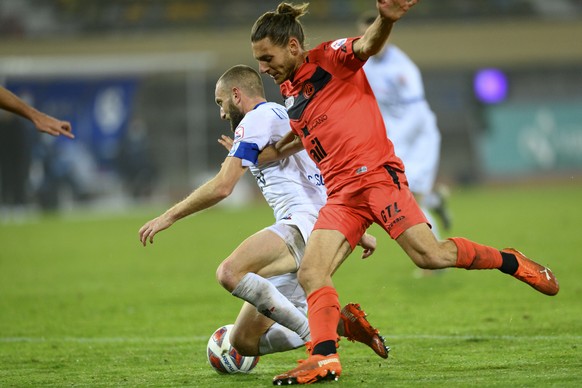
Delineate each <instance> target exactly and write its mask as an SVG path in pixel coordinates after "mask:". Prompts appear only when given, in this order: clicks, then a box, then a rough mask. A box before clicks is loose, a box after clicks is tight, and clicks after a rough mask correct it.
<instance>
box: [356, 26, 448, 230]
mask: <svg viewBox="0 0 582 388" xmlns="http://www.w3.org/2000/svg"><path fill="white" fill-rule="evenodd" d="M375 18H376V15H369V16H368V15H364V16H363V17H362V18H361V20H360V22H359V24H360V26H359V28H360V30H361V31H362V32H363V31H365V30H366V28H367V27H368V26H369V25H370V24H372V23H373V22H374V20H375ZM364 71H365V72H366V77H367V78H368V82H369V83H370V86H371V87H372V91H373V92H374V95H375V97H376V100H377V101H378V105H379V107H380V111H381V112H382V116H383V118H384V123H385V124H386V130H387V135H388V138H390V140H391V141H392V143H393V144H394V150H395V152H396V155H397V156H398V157H399V158H400V159H402V161H403V162H404V166H405V169H406V177H407V179H408V184H409V187H410V190H411V191H412V193H413V194H414V196H415V198H416V200H417V202H418V204H419V205H420V207H421V208H422V210H423V211H424V213H425V215H426V217H427V218H428V220H429V222H430V224H431V225H432V228H433V231H434V233H435V235H437V236H438V232H437V227H436V223H435V222H434V220H433V218H432V215H431V210H433V211H435V212H436V213H437V214H438V215H439V216H440V217H441V220H442V224H443V226H444V228H445V229H449V227H450V222H451V219H450V215H449V214H448V211H447V210H446V208H445V203H444V198H443V197H444V193H442V192H438V191H434V186H435V179H436V176H437V173H438V168H439V159H440V146H441V134H440V131H439V129H438V126H437V120H436V116H435V114H434V113H433V111H432V110H431V108H430V106H429V104H428V102H427V101H426V99H425V96H424V86H423V81H422V75H421V73H420V70H419V68H418V66H416V64H415V63H414V62H413V61H412V60H411V59H410V58H409V57H408V55H406V54H405V53H404V52H403V51H402V50H401V49H399V48H398V47H397V46H395V45H393V44H388V45H386V47H385V48H384V50H382V51H381V52H380V53H378V54H377V55H375V56H373V57H371V58H370V59H369V60H368V62H366V64H365V65H364Z"/></svg>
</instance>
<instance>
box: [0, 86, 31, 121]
mask: <svg viewBox="0 0 582 388" xmlns="http://www.w3.org/2000/svg"><path fill="white" fill-rule="evenodd" d="M0 108H2V109H5V110H7V111H9V112H12V113H16V114H17V115H19V116H22V117H24V118H27V119H29V120H31V121H33V120H32V119H33V117H34V115H35V114H39V113H40V112H38V111H37V110H36V109H34V108H32V107H31V106H29V105H28V104H26V103H25V102H24V101H22V100H21V99H20V98H19V97H17V96H16V95H15V94H13V93H12V92H11V91H9V90H8V89H4V88H0Z"/></svg>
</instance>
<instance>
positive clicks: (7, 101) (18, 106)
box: [0, 87, 75, 139]
mask: <svg viewBox="0 0 582 388" xmlns="http://www.w3.org/2000/svg"><path fill="white" fill-rule="evenodd" d="M0 108H2V109H5V110H7V111H9V112H12V113H16V114H17V115H19V116H22V117H24V118H27V119H29V120H30V121H32V122H33V123H34V125H35V126H36V128H37V129H38V130H39V131H41V132H46V133H48V134H50V135H53V136H59V135H65V136H66V137H68V138H71V139H73V138H74V137H75V136H74V135H73V134H72V133H71V124H70V123H69V122H68V121H61V120H57V119H55V118H54V117H51V116H49V115H47V114H44V113H42V112H40V111H38V110H36V109H34V108H33V107H31V106H30V105H28V104H27V103H26V102H24V101H22V100H21V99H20V98H19V97H17V96H16V95H15V94H13V93H12V92H10V91H9V90H8V89H4V88H3V87H0Z"/></svg>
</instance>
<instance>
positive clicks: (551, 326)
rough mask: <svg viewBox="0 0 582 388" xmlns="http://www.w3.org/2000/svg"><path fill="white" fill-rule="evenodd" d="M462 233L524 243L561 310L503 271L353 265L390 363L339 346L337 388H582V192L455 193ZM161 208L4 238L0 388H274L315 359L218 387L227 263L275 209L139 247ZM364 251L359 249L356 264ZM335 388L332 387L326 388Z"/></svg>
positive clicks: (186, 224)
mask: <svg viewBox="0 0 582 388" xmlns="http://www.w3.org/2000/svg"><path fill="white" fill-rule="evenodd" d="M450 206H451V209H452V211H453V214H454V225H453V227H454V230H452V231H451V234H450V235H460V236H464V237H467V238H470V239H473V240H475V241H479V242H481V243H484V244H488V245H492V246H495V247H499V248H503V247H506V246H515V247H516V248H518V249H520V250H522V251H524V252H525V253H526V254H528V255H529V256H531V257H533V258H537V260H538V261H540V262H542V263H544V264H547V265H549V266H550V268H551V269H552V270H553V271H554V273H555V274H556V276H557V277H558V279H559V281H560V285H561V291H560V293H559V294H558V295H557V296H556V297H547V296H544V295H542V294H539V293H537V292H535V291H534V290H533V289H531V288H530V287H528V286H526V285H525V284H523V283H521V282H518V281H516V280H514V279H513V278H511V277H509V276H507V275H504V274H502V273H501V272H499V271H496V270H494V271H465V270H458V269H451V270H447V271H446V272H444V273H442V274H439V275H435V276H431V277H426V278H422V279H416V278H414V277H413V276H412V274H413V269H414V267H413V265H412V263H411V261H410V260H409V259H408V258H406V257H405V256H404V255H403V254H402V253H401V252H400V251H399V249H398V247H397V245H396V244H395V243H394V242H392V241H391V240H389V239H388V238H387V237H386V236H384V235H383V234H382V233H380V231H379V229H377V228H376V227H373V228H372V229H371V231H372V233H373V234H375V235H376V236H378V237H380V238H379V244H378V245H379V248H378V250H377V252H376V254H375V255H374V256H372V257H371V258H369V259H368V260H366V261H362V260H360V259H359V257H358V256H357V255H356V254H354V255H353V256H352V257H351V258H350V259H349V260H348V261H347V262H346V263H345V265H344V266H343V267H342V268H341V269H340V270H339V271H338V273H337V274H336V276H335V278H334V280H335V282H336V286H337V288H338V290H339V293H340V297H341V302H342V303H346V302H350V301H357V302H360V303H361V304H362V306H363V307H364V309H365V310H366V311H367V312H368V313H369V319H370V321H371V322H372V323H373V324H374V325H376V326H378V327H379V328H380V330H381V331H382V333H383V334H385V336H386V337H387V341H388V343H389V344H390V346H391V347H392V352H391V355H390V359H389V360H381V359H379V358H377V357H376V356H375V355H374V354H373V353H372V352H371V351H370V350H369V349H368V348H365V347H363V346H361V345H359V344H353V343H350V342H347V341H345V340H344V341H341V343H340V345H341V348H340V355H341V358H342V360H343V363H342V364H343V368H344V373H343V375H342V377H341V379H340V381H339V382H338V383H335V384H336V385H341V386H346V387H347V386H369V387H380V386H391V387H399V386H419V387H420V386H423V387H424V386H431V387H439V386H442V387H444V386H446V387H451V386H459V387H464V386H471V385H474V386H500V387H516V386H520V387H549V386H554V387H575V386H582V281H581V280H580V279H581V276H582V254H581V251H582V185H574V184H569V185H563V186H560V187H555V186H544V187H534V186H531V187H513V188H488V189H484V188H481V189H456V190H454V191H453V196H452V198H451V203H450ZM161 210H163V209H150V210H148V211H145V212H139V214H138V212H133V213H132V214H125V215H112V216H106V215H95V214H88V215H84V214H79V215H75V216H67V217H61V218H59V217H47V218H43V219H40V220H38V221H36V222H32V223H27V224H22V225H14V224H12V225H10V224H8V225H0V386H2V387H6V386H17V387H21V386H191V387H211V386H212V387H215V386H224V387H227V386H229V387H230V386H233V385H235V386H237V387H257V386H269V385H270V384H271V383H270V381H271V379H272V377H273V375H275V374H277V373H279V372H282V371H284V370H286V369H288V368H291V367H294V366H295V361H296V360H297V359H300V358H303V356H304V352H303V350H300V349H298V350H295V351H292V352H287V353H280V354H275V355H269V356H265V357H263V358H262V359H261V361H260V362H259V364H258V366H257V368H256V369H255V370H254V371H253V372H252V373H251V374H249V375H231V376H221V375H218V374H216V373H215V372H213V371H212V370H211V369H210V367H209V366H208V364H207V362H206V355H205V349H206V342H207V339H208V336H209V335H210V334H211V333H212V332H213V331H214V329H216V328H217V327H219V326H221V325H223V324H226V323H232V322H233V321H234V318H235V316H236V314H237V312H238V309H239V307H240V305H241V303H240V301H239V300H238V299H236V298H234V297H232V296H230V295H228V293H227V292H225V291H224V290H223V289H222V288H221V287H220V286H219V285H218V284H217V283H216V281H215V278H214V272H215V269H216V267H217V265H218V263H219V262H220V261H221V260H222V259H223V258H224V257H226V256H227V254H228V253H229V252H230V251H231V250H232V249H234V248H235V247H236V245H237V244H238V243H239V242H240V241H241V240H242V239H243V238H245V237H246V236H248V235H249V234H251V233H253V232H255V231H256V230H258V229H259V228H262V227H263V226H266V225H269V224H270V223H271V222H272V214H271V212H270V210H269V209H268V208H267V206H266V205H264V204H258V205H256V206H254V207H252V208H248V209H245V210H241V209H238V210H234V209H224V208H220V209H216V210H210V211H206V212H204V213H202V214H200V215H197V216H195V217H191V218H190V219H187V220H183V221H180V222H179V223H178V224H176V225H174V226H173V227H172V228H171V229H170V230H168V231H165V232H162V233H161V234H159V235H158V236H157V240H156V243H155V244H154V245H153V246H148V247H147V248H143V247H142V246H141V245H140V244H139V242H138V238H137V231H138V229H139V227H140V226H141V225H142V224H143V223H144V222H145V221H146V220H148V219H149V218H151V217H153V216H155V215H157V214H158V212H159V211H161ZM358 254H359V252H358ZM328 384H334V383H328Z"/></svg>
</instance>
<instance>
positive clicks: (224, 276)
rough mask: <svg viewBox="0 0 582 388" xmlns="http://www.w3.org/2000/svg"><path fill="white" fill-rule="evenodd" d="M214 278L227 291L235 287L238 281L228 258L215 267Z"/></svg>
mask: <svg viewBox="0 0 582 388" xmlns="http://www.w3.org/2000/svg"><path fill="white" fill-rule="evenodd" d="M216 280H218V283H219V284H220V285H221V286H222V287H224V288H225V289H226V290H227V291H229V292H232V291H233V290H234V289H235V288H236V286H237V283H238V282H237V281H236V280H235V276H234V272H233V269H232V266H231V265H230V262H229V261H228V260H224V261H223V262H222V263H220V265H219V266H218V268H217V269H216ZM237 350H238V349H237Z"/></svg>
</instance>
